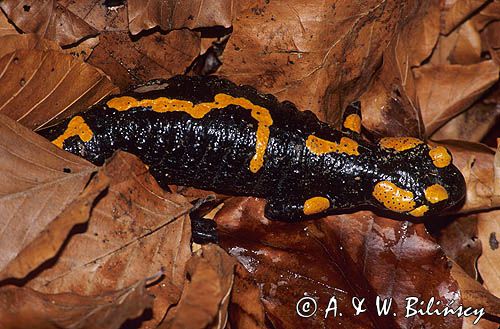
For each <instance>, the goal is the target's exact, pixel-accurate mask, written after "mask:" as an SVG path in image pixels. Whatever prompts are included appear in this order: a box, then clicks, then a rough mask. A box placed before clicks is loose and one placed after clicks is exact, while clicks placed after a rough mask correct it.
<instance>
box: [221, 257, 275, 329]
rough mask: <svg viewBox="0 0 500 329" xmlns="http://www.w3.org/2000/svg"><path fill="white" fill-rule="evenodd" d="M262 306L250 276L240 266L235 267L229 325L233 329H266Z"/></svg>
mask: <svg viewBox="0 0 500 329" xmlns="http://www.w3.org/2000/svg"><path fill="white" fill-rule="evenodd" d="M265 321H266V313H265V311H264V305H263V304H262V301H261V300H260V291H259V288H258V287H257V284H256V283H255V281H254V280H253V278H252V275H251V274H250V273H248V272H247V270H245V268H244V267H243V266H242V265H241V264H237V265H236V270H235V277H234V285H233V291H232V294H231V304H230V305H229V323H230V324H231V327H234V328H249V329H257V328H267V326H266V324H265Z"/></svg>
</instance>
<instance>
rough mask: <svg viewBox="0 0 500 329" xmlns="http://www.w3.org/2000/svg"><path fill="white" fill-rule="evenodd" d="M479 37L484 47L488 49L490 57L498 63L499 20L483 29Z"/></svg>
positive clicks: (499, 47) (499, 54)
mask: <svg viewBox="0 0 500 329" xmlns="http://www.w3.org/2000/svg"><path fill="white" fill-rule="evenodd" d="M481 37H482V40H483V43H484V48H485V49H487V50H488V52H489V54H490V56H491V58H492V59H493V60H494V61H495V62H496V63H497V65H500V22H499V21H495V22H492V23H490V24H488V26H486V28H485V29H484V30H483V32H482V33H481Z"/></svg>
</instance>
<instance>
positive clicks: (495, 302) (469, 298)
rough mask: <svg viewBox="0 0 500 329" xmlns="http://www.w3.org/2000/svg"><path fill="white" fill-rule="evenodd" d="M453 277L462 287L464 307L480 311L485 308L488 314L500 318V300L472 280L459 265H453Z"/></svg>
mask: <svg viewBox="0 0 500 329" xmlns="http://www.w3.org/2000/svg"><path fill="white" fill-rule="evenodd" d="M451 275H452V276H453V278H454V279H455V280H457V282H458V285H459V286H460V294H461V295H462V300H463V304H464V306H468V307H473V308H475V309H480V308H483V307H484V310H485V311H486V313H488V314H491V315H494V316H500V298H498V297H495V296H493V295H492V294H491V293H490V292H489V291H488V290H486V289H485V288H484V287H483V286H482V285H481V284H480V283H479V282H477V281H476V280H474V279H473V278H471V277H470V276H468V275H467V273H465V272H464V270H463V269H462V268H461V267H460V266H459V265H457V264H455V263H454V264H453V266H452V268H451Z"/></svg>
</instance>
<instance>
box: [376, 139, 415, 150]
mask: <svg viewBox="0 0 500 329" xmlns="http://www.w3.org/2000/svg"><path fill="white" fill-rule="evenodd" d="M419 144H423V141H421V140H420V139H418V138H414V137H384V138H382V139H381V140H380V141H379V145H380V146H381V147H382V148H384V149H393V150H396V151H398V152H401V151H405V150H409V149H412V148H414V147H415V146H417V145H419Z"/></svg>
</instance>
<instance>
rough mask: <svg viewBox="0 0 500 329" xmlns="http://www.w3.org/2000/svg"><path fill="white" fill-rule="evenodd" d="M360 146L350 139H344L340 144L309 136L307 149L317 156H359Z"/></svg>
mask: <svg viewBox="0 0 500 329" xmlns="http://www.w3.org/2000/svg"><path fill="white" fill-rule="evenodd" d="M358 146H359V144H358V143H357V142H356V141H354V140H352V139H350V138H348V137H342V138H341V139H340V143H336V142H331V141H328V140H326V139H322V138H319V137H316V136H313V135H309V137H307V140H306V147H307V148H308V149H309V151H311V152H312V153H313V154H316V155H322V154H327V153H332V152H335V153H346V154H349V155H359V152H358Z"/></svg>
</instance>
